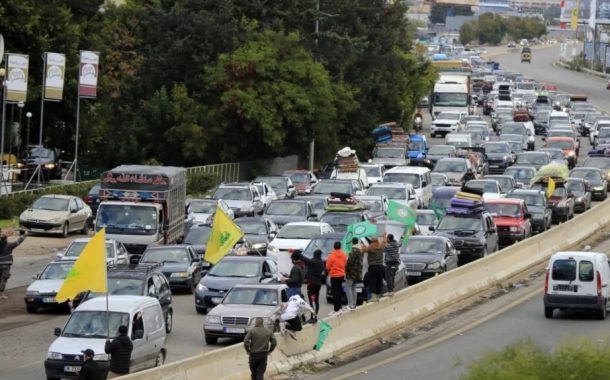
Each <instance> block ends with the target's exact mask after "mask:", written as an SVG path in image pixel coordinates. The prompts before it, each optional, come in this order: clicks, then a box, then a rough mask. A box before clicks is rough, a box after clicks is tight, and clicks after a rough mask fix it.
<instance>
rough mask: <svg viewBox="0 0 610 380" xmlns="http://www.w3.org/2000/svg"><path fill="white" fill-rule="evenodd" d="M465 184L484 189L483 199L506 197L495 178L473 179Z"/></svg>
mask: <svg viewBox="0 0 610 380" xmlns="http://www.w3.org/2000/svg"><path fill="white" fill-rule="evenodd" d="M465 186H466V187H469V188H472V189H478V190H481V191H483V201H486V200H489V199H498V198H503V197H504V194H502V189H500V184H499V183H498V181H496V180H495V179H473V180H470V181H468V182H466V184H465Z"/></svg>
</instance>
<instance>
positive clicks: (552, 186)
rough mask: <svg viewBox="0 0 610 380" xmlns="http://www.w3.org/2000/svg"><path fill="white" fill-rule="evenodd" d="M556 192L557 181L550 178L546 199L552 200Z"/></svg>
mask: <svg viewBox="0 0 610 380" xmlns="http://www.w3.org/2000/svg"><path fill="white" fill-rule="evenodd" d="M554 192H555V181H553V178H549V187H547V189H546V197H547V198H550V197H551V196H552V195H553V193H554Z"/></svg>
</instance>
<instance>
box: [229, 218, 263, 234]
mask: <svg viewBox="0 0 610 380" xmlns="http://www.w3.org/2000/svg"><path fill="white" fill-rule="evenodd" d="M235 224H237V226H238V227H239V229H240V230H241V231H242V232H243V233H244V234H246V235H267V224H266V223H265V222H264V221H262V220H261V221H244V220H239V219H238V220H236V221H235Z"/></svg>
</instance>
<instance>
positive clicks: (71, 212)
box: [70, 209, 78, 214]
mask: <svg viewBox="0 0 610 380" xmlns="http://www.w3.org/2000/svg"><path fill="white" fill-rule="evenodd" d="M77 212H78V210H76V209H70V214H76V213H77Z"/></svg>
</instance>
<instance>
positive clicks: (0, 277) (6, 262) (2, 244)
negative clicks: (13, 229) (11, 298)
mask: <svg viewBox="0 0 610 380" xmlns="http://www.w3.org/2000/svg"><path fill="white" fill-rule="evenodd" d="M25 236H26V235H25V231H24V230H20V231H19V239H17V240H16V241H14V242H12V243H9V242H8V239H7V236H6V235H5V234H3V233H2V230H0V299H7V298H8V297H7V296H6V295H5V294H4V288H6V283H7V282H8V279H9V277H11V266H12V265H13V249H15V248H16V247H17V246H18V245H19V244H21V243H22V242H23V241H24V240H25Z"/></svg>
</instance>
